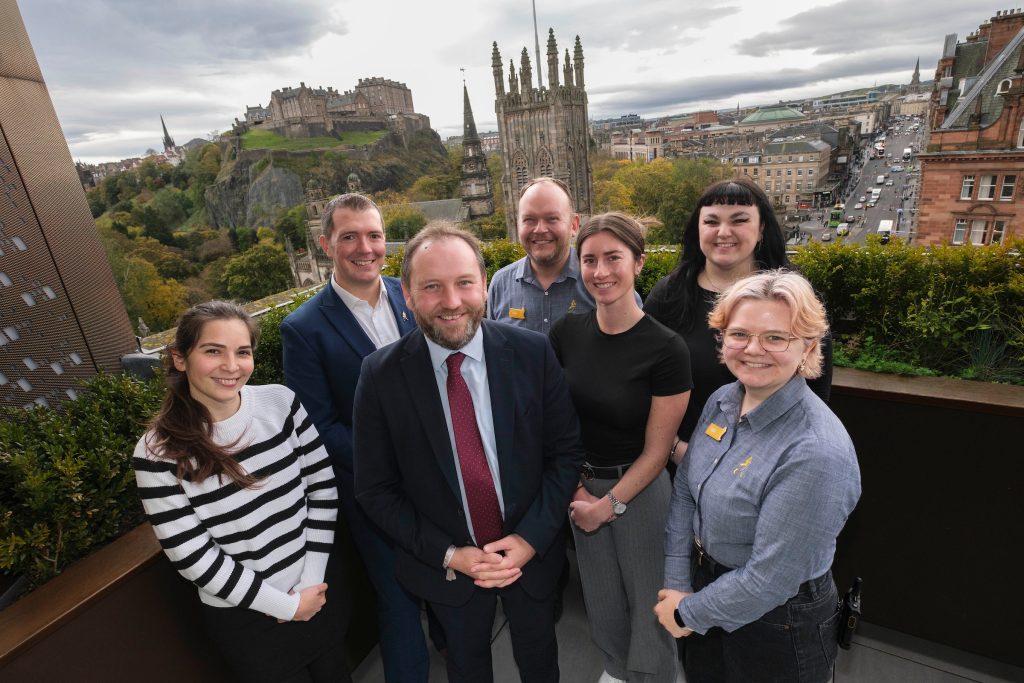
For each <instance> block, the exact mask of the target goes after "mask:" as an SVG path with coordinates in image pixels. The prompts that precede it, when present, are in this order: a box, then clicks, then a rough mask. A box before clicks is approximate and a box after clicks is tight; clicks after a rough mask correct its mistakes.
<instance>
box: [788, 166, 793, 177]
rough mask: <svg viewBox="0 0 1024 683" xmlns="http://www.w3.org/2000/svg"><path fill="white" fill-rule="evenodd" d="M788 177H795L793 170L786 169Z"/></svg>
mask: <svg viewBox="0 0 1024 683" xmlns="http://www.w3.org/2000/svg"><path fill="white" fill-rule="evenodd" d="M786 175H790V176H791V175H793V169H791V168H787V169H786Z"/></svg>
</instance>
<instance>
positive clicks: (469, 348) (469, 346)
mask: <svg viewBox="0 0 1024 683" xmlns="http://www.w3.org/2000/svg"><path fill="white" fill-rule="evenodd" d="M423 339H424V340H425V341H426V342H427V349H429V350H430V365H431V367H433V368H434V372H438V371H439V370H440V369H441V366H442V365H444V364H445V362H446V361H447V360H448V356H450V355H452V354H453V353H455V351H453V350H452V349H448V348H445V347H443V346H441V345H440V344H438V343H437V342H435V341H434V340H433V339H431V338H430V337H428V336H426V335H423ZM457 351H461V352H462V353H464V354H466V355H467V356H469V357H470V358H472V359H473V360H475V361H478V362H480V363H483V362H484V328H483V325H481V326H480V327H478V328H477V329H476V334H474V335H473V338H472V339H470V340H469V341H468V342H467V343H466V345H465V346H463V347H462V348H461V349H457Z"/></svg>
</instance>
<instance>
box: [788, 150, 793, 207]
mask: <svg viewBox="0 0 1024 683" xmlns="http://www.w3.org/2000/svg"><path fill="white" fill-rule="evenodd" d="M789 160H790V161H793V155H792V154H790V155H789ZM786 201H789V200H788V199H787V200H786Z"/></svg>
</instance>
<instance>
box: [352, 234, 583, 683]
mask: <svg viewBox="0 0 1024 683" xmlns="http://www.w3.org/2000/svg"><path fill="white" fill-rule="evenodd" d="M402 287H403V291H404V294H405V300H406V303H407V304H408V306H409V308H410V309H411V310H412V311H413V313H414V314H415V317H416V322H417V323H418V325H419V329H418V330H415V331H413V332H412V333H410V334H408V335H406V336H405V337H403V338H402V339H401V340H400V341H399V342H398V343H397V344H393V345H392V346H389V347H388V348H386V349H382V350H380V351H377V352H375V353H373V354H371V355H370V356H368V357H367V358H366V360H365V361H364V362H363V369H362V374H361V375H360V378H359V386H358V388H357V389H356V398H355V415H354V421H353V427H354V435H353V443H354V453H355V490H356V498H357V499H358V500H359V503H360V504H361V505H362V506H363V508H364V509H365V510H366V512H367V514H368V515H369V516H370V518H371V519H372V520H373V521H374V522H375V523H376V524H377V525H378V526H379V527H380V528H381V529H383V530H384V531H385V532H386V533H387V534H388V535H389V536H390V537H391V538H392V539H394V541H395V565H396V570H397V572H398V578H399V580H400V581H401V582H402V585H404V586H405V587H406V588H408V589H409V590H410V591H412V592H413V593H415V594H416V595H419V596H422V597H423V598H424V599H425V600H426V601H427V602H428V604H429V605H430V606H431V608H432V609H433V611H434V614H435V615H436V616H437V618H438V620H439V621H440V622H441V625H442V626H443V627H444V631H445V635H446V637H447V643H448V657H447V667H448V679H449V681H451V682H452V683H459V682H465V683H486V682H487V681H491V680H493V674H492V670H491V647H490V638H491V626H492V624H493V621H494V614H495V608H496V604H497V599H498V598H501V600H502V608H503V611H504V613H505V615H506V617H507V618H508V621H509V627H510V629H509V632H510V635H511V638H512V648H513V654H514V656H515V660H516V664H517V665H518V667H519V673H520V676H521V678H522V680H523V681H527V682H539V681H544V682H549V681H557V680H558V647H557V644H556V641H555V628H554V596H555V585H556V582H557V580H558V575H559V572H560V571H561V568H562V562H563V561H564V552H565V548H564V536H563V535H562V534H561V528H562V522H563V520H564V518H565V516H566V514H567V508H568V504H569V499H570V498H571V496H572V493H573V491H574V490H575V487H576V484H577V482H578V481H579V466H580V463H581V462H582V459H583V452H582V449H581V446H580V442H579V426H578V423H577V419H576V413H575V411H574V410H573V406H572V401H571V399H570V397H569V391H568V388H567V385H566V382H565V377H564V375H563V373H562V369H561V367H560V366H559V364H558V361H557V360H556V359H555V356H554V352H553V351H552V350H551V346H550V344H549V343H548V340H547V338H546V337H545V336H544V335H541V334H538V333H536V332H532V331H529V330H521V329H519V328H515V327H512V326H509V325H502V324H500V323H494V322H491V321H489V320H483V321H482V320H481V319H482V318H483V315H484V308H485V305H486V299H487V294H486V273H485V270H484V262H483V257H482V256H481V254H480V250H479V245H478V243H477V242H476V239H475V238H474V237H473V236H472V235H470V234H469V233H466V232H464V231H462V230H459V229H458V228H454V227H452V226H450V225H447V224H433V225H429V226H427V227H426V228H425V229H424V230H423V231H422V232H420V233H419V234H418V235H416V237H414V238H413V239H412V240H411V241H410V242H409V243H408V245H406V255H405V261H404V263H403V265H402Z"/></svg>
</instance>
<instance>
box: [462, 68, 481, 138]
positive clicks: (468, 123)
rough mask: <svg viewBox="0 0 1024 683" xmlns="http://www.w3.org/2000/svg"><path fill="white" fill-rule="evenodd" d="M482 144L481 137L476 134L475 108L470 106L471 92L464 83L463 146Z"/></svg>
mask: <svg viewBox="0 0 1024 683" xmlns="http://www.w3.org/2000/svg"><path fill="white" fill-rule="evenodd" d="M469 143H477V144H479V143H480V136H479V135H477V133H476V121H474V120H473V107H472V106H470V104H469V90H467V89H466V82H465V81H463V82H462V144H463V146H465V145H467V144H469Z"/></svg>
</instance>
